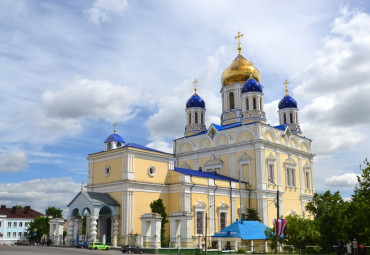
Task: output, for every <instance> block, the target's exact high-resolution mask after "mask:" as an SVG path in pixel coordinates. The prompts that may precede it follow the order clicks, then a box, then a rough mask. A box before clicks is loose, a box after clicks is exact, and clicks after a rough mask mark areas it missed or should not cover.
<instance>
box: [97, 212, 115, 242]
mask: <svg viewBox="0 0 370 255" xmlns="http://www.w3.org/2000/svg"><path fill="white" fill-rule="evenodd" d="M112 216H113V215H112V210H111V209H110V208H109V207H108V206H104V207H102V208H101V209H100V211H99V235H100V237H101V240H103V236H104V235H105V236H106V239H105V240H106V243H107V244H111V239H112Z"/></svg>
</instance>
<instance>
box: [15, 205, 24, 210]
mask: <svg viewBox="0 0 370 255" xmlns="http://www.w3.org/2000/svg"><path fill="white" fill-rule="evenodd" d="M15 207H16V208H19V209H23V206H21V205H16V206H15Z"/></svg>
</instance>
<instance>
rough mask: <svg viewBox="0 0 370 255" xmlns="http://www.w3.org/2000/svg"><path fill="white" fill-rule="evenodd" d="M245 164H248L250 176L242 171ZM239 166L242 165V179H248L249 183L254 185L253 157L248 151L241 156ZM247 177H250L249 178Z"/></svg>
mask: <svg viewBox="0 0 370 255" xmlns="http://www.w3.org/2000/svg"><path fill="white" fill-rule="evenodd" d="M244 165H247V168H248V169H247V170H248V176H244V175H245V174H244V173H243V171H242V169H243V166H244ZM239 167H240V179H241V180H243V181H248V183H249V185H252V184H253V180H252V171H251V157H250V156H249V155H247V154H246V153H243V155H242V156H241V157H240V158H239ZM245 177H248V180H247V178H245Z"/></svg>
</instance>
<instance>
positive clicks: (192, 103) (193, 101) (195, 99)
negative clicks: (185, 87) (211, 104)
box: [186, 93, 206, 108]
mask: <svg viewBox="0 0 370 255" xmlns="http://www.w3.org/2000/svg"><path fill="white" fill-rule="evenodd" d="M191 107H201V108H206V103H205V102H204V101H203V99H202V98H201V97H200V96H199V95H198V94H197V93H194V94H193V95H192V96H191V98H189V100H188V101H187V102H186V108H191Z"/></svg>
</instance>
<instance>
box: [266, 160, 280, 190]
mask: <svg viewBox="0 0 370 255" xmlns="http://www.w3.org/2000/svg"><path fill="white" fill-rule="evenodd" d="M275 162H276V158H275V157H274V155H273V154H272V153H270V154H269V155H268V157H267V158H266V165H267V176H268V178H269V179H271V180H272V181H273V182H274V183H277V181H276V178H275V176H276V175H275V168H276V167H275ZM270 167H272V175H271V173H270ZM267 183H268V185H269V186H270V185H272V186H274V185H273V184H272V183H271V182H269V181H267Z"/></svg>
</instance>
